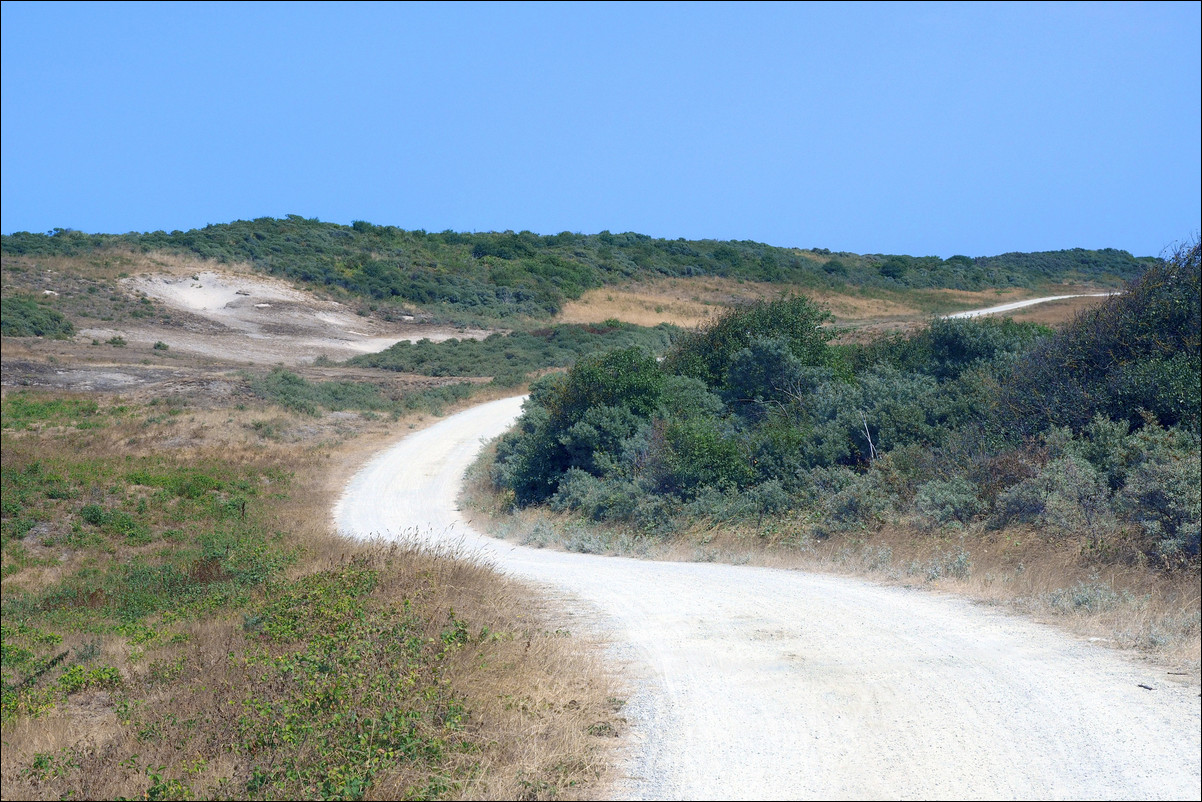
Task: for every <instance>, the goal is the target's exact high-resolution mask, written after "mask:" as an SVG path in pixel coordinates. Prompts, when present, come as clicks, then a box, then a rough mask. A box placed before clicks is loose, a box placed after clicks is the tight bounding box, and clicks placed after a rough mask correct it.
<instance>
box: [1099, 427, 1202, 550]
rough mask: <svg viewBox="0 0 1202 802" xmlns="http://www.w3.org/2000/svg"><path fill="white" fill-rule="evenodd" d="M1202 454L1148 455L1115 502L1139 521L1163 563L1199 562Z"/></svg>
mask: <svg viewBox="0 0 1202 802" xmlns="http://www.w3.org/2000/svg"><path fill="white" fill-rule="evenodd" d="M1200 488H1202V458H1200V456H1199V453H1198V452H1197V451H1194V452H1193V453H1192V454H1183V455H1174V456H1173V457H1171V458H1168V459H1157V460H1148V461H1146V462H1143V463H1142V464H1140V465H1139V466H1138V467H1137V468H1135V469H1134V470H1133V471H1132V473H1131V476H1130V478H1129V479H1128V480H1127V483H1126V484H1125V485H1124V486H1123V489H1122V490H1121V491H1120V492H1119V494H1118V498H1117V502H1118V507H1119V509H1120V510H1122V511H1123V513H1124V514H1125V517H1127V518H1128V520H1131V521H1133V522H1135V523H1136V524H1138V525H1139V527H1140V530H1141V531H1142V533H1143V536H1144V539H1145V544H1146V549H1147V551H1148V552H1149V554H1150V555H1152V556H1153V557H1154V558H1156V559H1157V560H1158V561H1159V562H1160V563H1161V564H1162V565H1165V566H1167V567H1177V566H1181V565H1185V564H1188V563H1191V562H1192V563H1197V561H1198V555H1199V541H1200V525H1202V489H1200Z"/></svg>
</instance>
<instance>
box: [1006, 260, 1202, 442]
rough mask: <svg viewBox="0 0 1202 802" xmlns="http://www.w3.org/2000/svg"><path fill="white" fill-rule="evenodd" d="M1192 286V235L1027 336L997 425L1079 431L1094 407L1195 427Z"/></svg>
mask: <svg viewBox="0 0 1202 802" xmlns="http://www.w3.org/2000/svg"><path fill="white" fill-rule="evenodd" d="M1200 290H1202V250H1200V245H1199V244H1198V243H1194V244H1193V245H1191V246H1189V247H1187V248H1183V249H1181V250H1179V251H1178V252H1177V253H1176V254H1175V255H1174V256H1173V257H1172V258H1171V259H1169V260H1168V261H1167V262H1164V263H1161V264H1158V265H1154V266H1152V267H1150V268H1149V269H1148V270H1147V271H1146V272H1145V273H1144V274H1143V275H1142V276H1140V277H1139V279H1138V280H1136V281H1133V282H1131V283H1129V284H1128V285H1127V287H1126V288H1125V290H1124V292H1123V294H1122V295H1119V296H1116V297H1114V298H1111V299H1110V300H1109V301H1107V302H1106V303H1105V304H1103V305H1101V306H1099V307H1096V308H1094V309H1090V310H1087V311H1086V312H1084V313H1082V314H1080V315H1078V317H1077V318H1076V319H1075V320H1074V321H1073V322H1072V324H1071V325H1069V326H1068V327H1066V328H1065V329H1064V330H1063V331H1061V332H1059V333H1058V334H1056V335H1055V336H1053V337H1049V338H1047V339H1046V340H1043V341H1041V342H1039V343H1037V344H1035V346H1034V347H1033V348H1032V349H1031V350H1030V351H1028V352H1027V353H1026V354H1025V355H1024V356H1023V357H1022V358H1021V359H1020V360H1018V361H1017V362H1016V363H1015V365H1014V367H1013V370H1012V372H1011V373H1010V375H1009V376H1008V377H1007V378H1006V379H1005V381H1004V382H1003V384H1002V386H1001V388H1000V393H999V401H1000V407H999V411H1000V412H1001V416H1000V417H999V419H998V423H999V424H1000V426H1001V427H1003V428H1004V429H1007V430H1013V431H1015V432H1018V433H1020V434H1032V433H1035V432H1038V431H1042V430H1044V429H1046V428H1048V427H1050V426H1068V427H1070V428H1071V429H1073V431H1080V430H1082V429H1083V428H1084V427H1085V426H1086V425H1088V423H1089V422H1090V420H1092V419H1093V417H1094V416H1095V415H1097V414H1098V413H1101V414H1104V415H1107V416H1109V417H1110V418H1111V419H1113V420H1125V421H1127V422H1128V423H1131V424H1132V425H1134V426H1140V425H1142V424H1143V423H1144V421H1145V413H1150V414H1151V416H1152V417H1154V419H1156V420H1158V421H1159V422H1160V423H1161V424H1163V425H1166V426H1168V425H1174V424H1177V423H1180V424H1182V425H1184V426H1186V427H1187V428H1189V429H1191V430H1193V431H1195V432H1196V431H1199V427H1200V425H1202V406H1200V405H1202V396H1200V392H1199V382H1200V380H1202V346H1200V335H1199V328H1200V325H1202V323H1200V321H1202V294H1200ZM1141 410H1142V412H1141Z"/></svg>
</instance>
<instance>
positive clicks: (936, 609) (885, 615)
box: [334, 399, 1202, 799]
mask: <svg viewBox="0 0 1202 802" xmlns="http://www.w3.org/2000/svg"><path fill="white" fill-rule="evenodd" d="M520 404H521V399H507V400H503V401H496V402H492V403H489V404H484V405H481V406H479V407H475V408H473V409H470V410H467V411H466V412H463V413H461V414H459V415H455V416H453V417H450V418H447V419H445V420H443V421H440V422H439V423H437V424H436V425H434V426H432V427H430V428H428V429H425V430H422V431H420V432H417V433H415V434H412V435H410V436H409V437H407V438H405V439H404V440H402V441H400V442H399V443H397V444H396V445H395V446H393V447H392V448H390V449H389V450H387V451H385V452H384V453H382V454H380V455H379V456H378V457H377V458H376V459H374V460H373V461H372V462H370V463H369V464H368V465H367V466H366V467H364V468H363V469H362V471H360V473H359V474H357V475H356V476H355V477H354V478H353V479H352V480H351V481H350V483H349V484H348V486H347V489H346V491H345V494H344V496H343V498H342V499H341V501H340V502H339V504H338V505H337V507H336V509H335V511H334V515H335V520H336V522H337V525H338V527H339V528H340V530H341V531H343V532H345V533H347V534H351V535H355V536H361V537H364V536H373V535H379V536H383V537H398V536H402V535H404V534H406V533H412V532H413V531H414V530H417V531H418V533H419V534H420V535H421V536H422V537H426V538H429V539H431V540H434V541H448V542H449V541H462V543H463V545H464V546H465V547H467V548H468V549H475V550H479V552H480V554H481V555H482V556H483V557H484V558H485V559H488V560H490V561H492V562H493V563H495V565H496V566H497V567H498V568H500V569H501V570H503V571H506V572H508V573H510V574H512V575H515V576H517V577H521V578H525V579H528V580H532V581H534V582H536V583H539V584H541V585H542V586H543V587H544V588H545V589H546V590H547V591H548V592H549V593H552V594H555V595H556V596H558V597H559V598H560V599H561V600H562V602H563V604H564V605H565V608H566V609H567V610H569V611H571V612H573V613H574V614H575V615H577V616H580V619H579V620H580V622H581V626H582V627H595V628H598V629H599V630H600V631H602V632H604V633H605V634H606V635H607V637H608V638H609V639H610V640H611V641H612V642H613V644H614V649H615V654H616V656H617V657H618V658H619V659H622V660H624V661H626V662H627V663H628V665H629V667H630V670H631V672H632V673H633V676H634V677H635V681H636V685H637V690H636V692H635V693H634V695H633V697H632V698H631V700H630V702H629V703H628V705H627V707H626V709H625V714H626V715H627V717H628V719H629V720H630V723H631V733H632V738H631V740H632V748H631V750H630V756H629V759H628V761H627V762H626V764H625V765H624V766H623V769H624V772H625V775H626V777H625V779H624V781H623V782H622V783H621V784H620V785H619V787H618V789H617V794H618V796H619V797H622V798H640V799H804V798H809V799H831V798H834V799H842V798H901V799H908V798H944V799H966V798H978V799H996V798H1027V799H1050V798H1079V799H1080V798H1086V799H1094V798H1112V799H1198V798H1199V797H1202V758H1200V749H1202V736H1200V732H1202V717H1200V708H1202V703H1200V701H1199V697H1198V690H1197V689H1196V688H1187V687H1183V686H1180V685H1175V684H1169V683H1166V682H1165V681H1164V677H1163V676H1162V675H1161V674H1160V673H1159V672H1157V671H1154V670H1152V669H1149V668H1145V667H1141V666H1139V665H1137V664H1134V663H1131V662H1129V661H1127V660H1125V659H1123V658H1121V657H1120V656H1118V655H1116V654H1114V653H1111V652H1108V651H1106V650H1104V649H1101V648H1095V647H1092V646H1090V645H1088V644H1084V643H1080V642H1077V641H1074V640H1072V639H1069V638H1067V637H1066V636H1064V635H1062V634H1059V633H1056V632H1054V631H1052V630H1050V629H1048V628H1045V627H1041V626H1039V625H1036V624H1032V623H1029V622H1025V621H1022V620H1019V619H1016V618H1011V617H1008V616H1005V615H1002V614H999V613H997V612H993V611H990V610H988V609H985V608H982V607H979V606H975V605H972V604H970V603H967V602H964V601H960V600H956V599H953V598H947V597H943V596H937V595H934V594H928V593H923V592H918V591H909V590H905V589H899V588H888V587H880V586H876V585H873V584H869V583H865V582H860V581H855V580H848V579H841V578H835V577H829V576H819V575H811V574H806V573H803V572H799V571H788V570H775V569H764V568H754V567H747V566H742V567H739V566H728V565H715V564H695V563H661V562H651V561H641V560H631V559H624V558H615V557H598V556H590V555H581V554H570V553H565V552H558V551H549V550H535V549H529V548H524V547H520V546H514V545H512V544H510V543H507V542H505V541H500V540H496V539H492V538H488V537H485V536H483V535H481V534H480V533H477V532H476V531H474V530H473V529H472V528H471V527H470V526H469V525H468V524H466V523H465V522H464V521H463V520H462V518H461V516H460V514H459V513H458V512H457V511H456V496H457V493H458V490H459V486H460V482H461V480H462V476H463V472H464V470H465V468H466V466H467V465H468V464H470V462H471V460H472V459H473V457H474V456H475V454H476V453H478V451H479V449H480V447H481V443H482V438H485V439H486V438H491V437H494V436H496V435H498V434H500V433H501V432H502V431H504V430H505V429H506V428H507V427H508V426H509V425H510V424H511V423H512V421H513V420H514V418H515V417H516V416H517V414H518V413H519V410H520ZM1141 684H1142V685H1147V686H1150V687H1151V688H1153V690H1146V689H1144V688H1141V687H1140V685H1141Z"/></svg>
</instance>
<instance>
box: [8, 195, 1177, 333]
mask: <svg viewBox="0 0 1202 802" xmlns="http://www.w3.org/2000/svg"><path fill="white" fill-rule="evenodd" d="M105 248H124V249H130V250H134V251H142V252H145V251H153V250H165V251H172V252H177V253H188V254H191V255H194V256H198V257H201V258H204V259H213V260H217V261H223V262H228V261H239V262H250V263H252V264H254V265H255V266H256V267H259V268H261V269H263V270H265V271H267V272H270V273H272V274H274V275H280V276H287V277H289V278H292V279H297V280H301V281H305V282H310V283H314V284H319V285H324V286H326V287H330V288H339V289H342V290H345V291H347V292H348V293H351V294H355V295H360V296H364V297H366V298H368V299H370V302H371V303H376V304H384V305H386V306H389V305H391V306H393V307H399V308H401V309H404V308H405V305H407V304H411V305H418V306H420V307H422V308H423V309H424V310H426V311H427V312H430V313H432V314H436V315H439V316H441V317H443V318H444V319H447V320H455V321H461V322H472V321H476V322H483V321H496V320H504V319H508V318H514V317H523V316H525V317H532V318H546V317H548V316H550V315H552V314H554V313H556V312H557V311H559V309H560V308H561V307H562V305H563V303H564V302H565V301H566V300H568V299H573V298H577V297H579V296H580V294H581V293H582V292H584V291H585V290H587V289H590V288H593V287H599V286H602V285H604V284H612V283H617V282H620V281H625V280H627V279H631V278H636V279H648V278H654V277H658V276H726V277H730V278H738V279H748V280H753V281H776V282H789V283H794V284H799V285H802V286H808V287H836V286H843V285H845V284H849V283H850V284H854V285H856V286H870V287H948V288H953V289H963V290H977V289H983V288H986V287H1006V286H1032V285H1034V284H1036V283H1040V282H1046V281H1049V280H1072V279H1095V280H1096V279H1102V280H1116V279H1124V278H1130V277H1133V276H1135V275H1138V273H1139V272H1141V271H1142V270H1143V269H1144V268H1146V267H1147V266H1148V265H1149V264H1150V263H1152V262H1154V261H1155V260H1153V259H1147V258H1140V259H1137V258H1135V257H1133V256H1132V255H1131V254H1129V253H1127V252H1126V251H1116V250H1113V249H1106V250H1100V251H1088V250H1081V249H1074V250H1066V251H1053V252H1044V253H1032V254H1018V253H1012V254H1003V255H1001V256H993V257H980V258H969V257H967V256H953V257H951V258H950V259H940V258H939V257H935V256H927V257H912V256H902V255H882V254H869V255H858V254H853V253H837V254H832V253H831V252H830V251H829V250H826V249H824V248H823V249H814V250H808V251H803V250H799V249H797V248H779V247H773V246H769V245H764V244H762V243H757V242H748V241H732V242H719V241H715V240H691V241H687V240H683V239H677V240H665V239H655V238H652V237H648V236H645V235H642V234H634V233H625V234H611V233H610V232H608V231H602V232H601V233H600V234H589V235H585V234H573V233H570V232H563V233H560V234H556V235H553V236H539V235H537V234H533V233H531V232H529V231H522V232H519V233H514V232H512V231H506V232H501V233H498V232H483V233H472V234H460V233H456V232H453V231H444V232H442V233H437V234H436V233H427V232H425V231H404V230H402V229H398V228H395V227H393V226H378V225H372V224H371V223H367V222H363V221H358V222H355V223H354V224H353V225H351V226H343V225H336V224H333V223H322V222H320V221H318V220H312V219H305V218H303V217H300V216H297V215H289V216H287V217H286V218H283V219H274V218H269V217H264V218H258V219H255V220H239V221H236V222H233V223H226V224H220V225H209V226H206V227H205V228H203V229H194V230H191V231H172V232H170V233H167V232H164V231H155V232H151V233H146V234H138V233H129V234H120V235H111V234H84V233H82V232H78V231H71V230H68V229H55V230H54V231H52V232H50V233H48V234H32V233H29V232H17V233H15V234H12V235H7V236H4V237H3V238H2V239H0V249H2V250H3V252H4V253H6V254H16V255H27V256H37V255H52V254H53V255H69V256H77V255H81V254H87V253H91V252H94V251H97V250H102V249H105Z"/></svg>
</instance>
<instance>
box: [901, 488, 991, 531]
mask: <svg viewBox="0 0 1202 802" xmlns="http://www.w3.org/2000/svg"><path fill="white" fill-rule="evenodd" d="M914 508H915V510H917V512H918V514H919V515H920V516H921V517H922V519H923V520H924V521H925V522H926V523H927V524H928V525H929V526H945V525H947V524H950V523H961V524H966V523H968V522H969V521H971V520H972V519H973V518H974V517H976V516H977V515H979V514H980V513H981V512H982V511H983V510H984V505H983V504H982V503H981V500H980V498H978V497H977V489H976V487H974V486H973V484H972V482H970V481H968V480H967V479H965V478H963V477H960V476H957V477H954V478H952V479H946V480H944V479H932V480H931V481H929V482H924V483H923V484H921V485H919V486H918V488H917V490H916V492H915V494H914Z"/></svg>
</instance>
